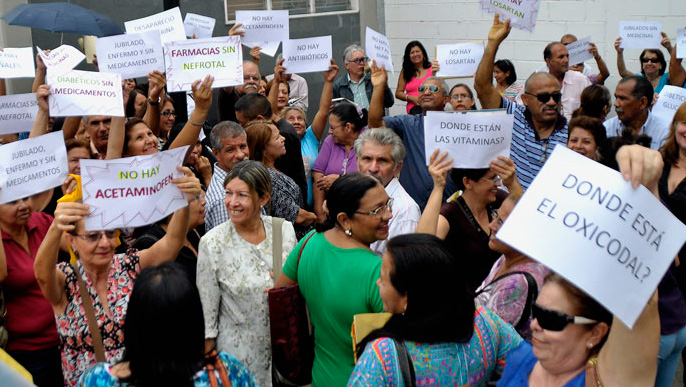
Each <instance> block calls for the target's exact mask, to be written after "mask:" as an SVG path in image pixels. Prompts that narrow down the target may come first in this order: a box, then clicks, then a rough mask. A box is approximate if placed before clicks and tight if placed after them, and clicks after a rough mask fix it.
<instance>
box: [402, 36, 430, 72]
mask: <svg viewBox="0 0 686 387" xmlns="http://www.w3.org/2000/svg"><path fill="white" fill-rule="evenodd" d="M413 47H419V49H420V50H422V54H423V55H424V62H423V63H422V67H423V68H425V69H428V68H430V67H431V63H430V62H429V56H428V55H427V53H426V48H424V45H422V44H421V43H420V42H419V40H413V41H411V42H410V43H407V46H405V54H404V55H403V78H404V79H405V82H410V81H412V78H413V77H414V76H415V75H417V69H416V68H415V67H414V63H412V61H411V60H410V51H412V48H413Z"/></svg>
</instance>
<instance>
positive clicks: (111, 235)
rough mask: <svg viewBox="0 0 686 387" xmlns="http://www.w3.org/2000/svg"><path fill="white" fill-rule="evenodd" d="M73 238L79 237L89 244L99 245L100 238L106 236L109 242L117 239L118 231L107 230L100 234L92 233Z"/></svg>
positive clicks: (77, 235)
mask: <svg viewBox="0 0 686 387" xmlns="http://www.w3.org/2000/svg"><path fill="white" fill-rule="evenodd" d="M72 235H73V236H76V237H79V238H81V239H83V240H85V241H86V242H88V243H98V242H100V238H102V236H103V235H104V236H105V238H107V239H108V240H109V241H113V240H115V239H117V230H107V231H100V232H90V233H88V234H72Z"/></svg>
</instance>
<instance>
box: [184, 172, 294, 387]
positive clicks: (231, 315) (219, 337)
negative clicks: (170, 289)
mask: <svg viewBox="0 0 686 387" xmlns="http://www.w3.org/2000/svg"><path fill="white" fill-rule="evenodd" d="M224 188H225V190H226V199H225V203H226V208H227V210H228V212H229V217H230V220H229V221H227V222H224V223H222V224H220V225H219V226H217V227H215V228H213V229H212V230H210V231H209V232H208V233H207V234H205V236H203V237H202V239H200V250H199V251H198V275H197V285H198V289H199V290H200V299H201V300H202V305H203V313H204V315H205V339H206V341H205V348H206V351H210V350H211V349H212V348H214V347H215V346H216V348H217V349H218V350H220V351H225V352H229V353H232V354H233V355H235V356H236V358H237V359H238V360H240V361H241V362H242V363H243V364H245V366H246V367H248V368H249V369H250V370H252V371H253V373H254V374H255V377H256V379H257V382H258V383H259V384H260V386H271V385H272V374H271V363H272V362H271V342H270V333H269V307H268V303H267V294H266V293H265V292H264V290H265V289H267V288H271V287H272V286H273V285H274V279H273V278H272V275H271V273H272V269H273V262H274V257H273V245H274V242H275V241H278V240H281V246H280V250H281V254H282V260H285V259H286V257H288V254H289V253H290V252H291V250H292V249H293V246H294V245H295V243H296V239H295V231H294V230H293V226H292V225H291V223H290V222H287V221H284V222H283V223H282V226H281V235H278V236H277V235H274V227H275V226H274V223H275V222H274V219H275V218H272V217H270V216H265V215H261V213H260V209H261V208H262V207H264V206H266V205H267V203H269V200H270V198H271V192H272V188H271V180H270V178H269V171H268V170H267V168H266V167H265V166H264V165H262V163H259V162H257V161H252V160H246V161H241V162H240V163H238V164H237V165H236V166H234V167H233V169H231V171H230V172H229V173H228V174H227V175H226V179H225V180H224Z"/></svg>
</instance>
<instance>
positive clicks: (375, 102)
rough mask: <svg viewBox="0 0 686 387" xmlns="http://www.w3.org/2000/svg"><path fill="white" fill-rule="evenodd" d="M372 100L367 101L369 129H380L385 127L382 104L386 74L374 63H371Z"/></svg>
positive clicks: (386, 80) (386, 79)
mask: <svg viewBox="0 0 686 387" xmlns="http://www.w3.org/2000/svg"><path fill="white" fill-rule="evenodd" d="M371 75H372V87H373V89H372V90H373V91H372V98H371V99H370V100H369V116H368V117H369V119H368V121H369V127H370V128H381V127H384V126H386V124H384V122H383V113H384V112H383V103H384V92H385V89H386V83H387V82H388V74H387V73H386V69H385V68H384V67H383V66H381V67H380V68H379V67H376V61H372V74H371Z"/></svg>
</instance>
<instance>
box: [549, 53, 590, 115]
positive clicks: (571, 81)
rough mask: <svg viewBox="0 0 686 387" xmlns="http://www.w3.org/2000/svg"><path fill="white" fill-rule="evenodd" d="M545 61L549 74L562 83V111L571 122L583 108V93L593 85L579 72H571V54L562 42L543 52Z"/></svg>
mask: <svg viewBox="0 0 686 387" xmlns="http://www.w3.org/2000/svg"><path fill="white" fill-rule="evenodd" d="M543 59H545V63H546V65H548V72H549V73H550V74H551V75H552V76H554V77H555V78H556V79H557V81H558V82H559V83H560V86H561V88H560V92H562V111H563V114H564V116H565V117H566V118H567V121H569V120H570V119H571V118H572V113H573V112H574V110H576V109H577V108H579V106H581V92H582V91H583V90H584V89H585V88H586V87H587V86H590V85H591V81H590V80H589V79H588V77H587V76H585V75H583V74H581V73H580V72H578V71H569V52H568V51H567V47H565V45H564V44H562V43H560V42H553V43H550V44H548V45H547V46H546V47H545V49H544V50H543Z"/></svg>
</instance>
